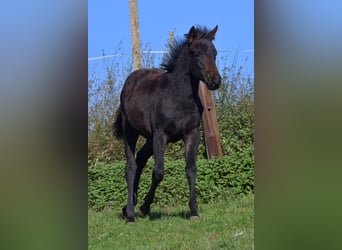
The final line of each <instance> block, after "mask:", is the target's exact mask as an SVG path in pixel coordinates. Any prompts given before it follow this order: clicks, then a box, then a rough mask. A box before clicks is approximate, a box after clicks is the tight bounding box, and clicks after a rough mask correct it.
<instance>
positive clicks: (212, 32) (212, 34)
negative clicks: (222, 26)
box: [208, 25, 218, 40]
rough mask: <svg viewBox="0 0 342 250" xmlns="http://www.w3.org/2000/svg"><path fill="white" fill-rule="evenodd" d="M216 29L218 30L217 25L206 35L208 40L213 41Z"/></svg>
mask: <svg viewBox="0 0 342 250" xmlns="http://www.w3.org/2000/svg"><path fill="white" fill-rule="evenodd" d="M217 29H218V25H216V26H215V28H213V30H212V31H210V32H209V33H208V37H209V39H210V40H214V39H215V34H216V31H217Z"/></svg>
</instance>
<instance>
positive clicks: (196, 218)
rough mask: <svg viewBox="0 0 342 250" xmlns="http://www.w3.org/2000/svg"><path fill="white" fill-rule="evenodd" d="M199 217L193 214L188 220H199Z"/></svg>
mask: <svg viewBox="0 0 342 250" xmlns="http://www.w3.org/2000/svg"><path fill="white" fill-rule="evenodd" d="M199 219H200V217H199V216H198V215H193V216H190V220H199Z"/></svg>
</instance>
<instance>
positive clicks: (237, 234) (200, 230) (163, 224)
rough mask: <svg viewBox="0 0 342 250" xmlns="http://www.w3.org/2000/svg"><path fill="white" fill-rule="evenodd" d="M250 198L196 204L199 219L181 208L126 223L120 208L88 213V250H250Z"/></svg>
mask: <svg viewBox="0 0 342 250" xmlns="http://www.w3.org/2000/svg"><path fill="white" fill-rule="evenodd" d="M253 204H254V195H253V194H247V195H240V196H237V197H236V196H235V197H234V198H230V199H229V200H224V201H221V202H219V203H215V204H206V205H201V204H199V213H200V216H201V218H200V219H199V220H196V221H194V220H190V219H189V208H188V207H187V206H186V205H184V206H178V207H170V208H158V207H157V205H155V204H152V206H151V214H150V216H149V217H147V218H145V219H143V218H139V217H136V221H135V223H134V224H126V223H125V221H124V220H122V219H121V218H120V217H119V212H120V208H115V209H114V208H106V209H104V210H102V211H100V212H99V211H95V210H93V209H89V210H88V248H89V249H196V250H197V249H254V206H253Z"/></svg>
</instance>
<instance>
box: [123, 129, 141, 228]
mask: <svg viewBox="0 0 342 250" xmlns="http://www.w3.org/2000/svg"><path fill="white" fill-rule="evenodd" d="M137 140H138V134H137V133H135V132H134V131H133V130H132V129H129V128H128V127H126V129H125V132H124V143H125V154H126V170H125V178H126V182H127V187H128V194H127V205H126V206H125V207H124V208H123V209H122V216H124V217H126V221H127V222H134V202H133V186H134V179H135V176H136V170H137V164H136V161H135V159H134V154H135V147H136V143H137Z"/></svg>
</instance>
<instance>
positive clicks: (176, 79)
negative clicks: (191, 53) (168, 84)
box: [171, 51, 199, 95]
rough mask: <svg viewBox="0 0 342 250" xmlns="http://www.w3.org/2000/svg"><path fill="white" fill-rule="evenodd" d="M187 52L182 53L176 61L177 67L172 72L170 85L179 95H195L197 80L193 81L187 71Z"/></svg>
mask: <svg viewBox="0 0 342 250" xmlns="http://www.w3.org/2000/svg"><path fill="white" fill-rule="evenodd" d="M186 53H187V51H183V52H182V53H181V55H180V57H179V58H178V60H177V65H176V66H175V68H174V69H173V70H172V72H171V75H172V81H173V83H172V85H173V87H174V89H175V91H177V92H179V94H180V95H190V94H191V95H193V94H195V95H196V94H197V91H198V84H199V80H197V79H195V78H194V77H193V76H192V75H191V74H190V70H189V58H188V56H187V55H186Z"/></svg>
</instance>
